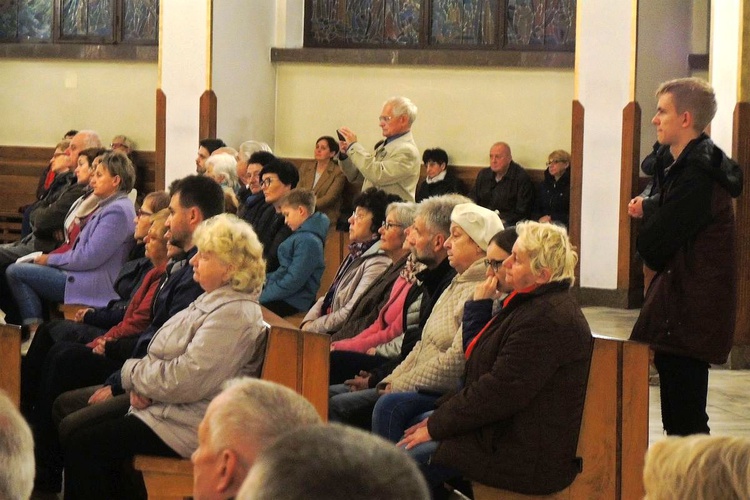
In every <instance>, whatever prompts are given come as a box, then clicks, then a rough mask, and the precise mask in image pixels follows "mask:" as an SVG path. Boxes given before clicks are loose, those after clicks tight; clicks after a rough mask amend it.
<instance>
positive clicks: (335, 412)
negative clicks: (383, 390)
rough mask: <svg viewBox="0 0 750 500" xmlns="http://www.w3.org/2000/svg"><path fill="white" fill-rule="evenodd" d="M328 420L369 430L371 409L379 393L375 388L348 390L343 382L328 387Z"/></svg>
mask: <svg viewBox="0 0 750 500" xmlns="http://www.w3.org/2000/svg"><path fill="white" fill-rule="evenodd" d="M328 392H329V397H330V399H329V400H328V420H330V421H332V422H339V423H343V424H348V425H353V426H356V427H360V428H363V429H365V430H369V429H370V426H371V425H372V424H371V423H370V422H371V419H372V409H373V407H374V406H375V402H377V400H378V398H379V397H380V394H378V390H377V389H365V390H363V391H354V392H349V388H348V387H347V386H346V385H344V384H336V385H332V386H331V387H329V388H328Z"/></svg>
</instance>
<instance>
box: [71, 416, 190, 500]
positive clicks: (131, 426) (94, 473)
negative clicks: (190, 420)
mask: <svg viewBox="0 0 750 500" xmlns="http://www.w3.org/2000/svg"><path fill="white" fill-rule="evenodd" d="M64 455H65V500H77V499H80V500H90V499H95V498H111V499H120V498H122V499H128V500H130V499H138V498H143V499H145V498H146V488H145V486H144V484H143V478H142V477H141V475H140V474H138V473H136V472H135V471H134V470H133V468H132V465H133V457H135V455H158V456H163V457H179V455H178V454H177V453H176V452H175V451H174V450H173V449H172V448H170V447H169V446H167V445H166V444H165V443H164V441H162V440H161V439H160V438H159V436H157V435H156V434H155V433H154V431H152V430H151V428H150V427H149V426H147V425H146V424H145V423H143V421H141V420H140V419H139V418H138V417H136V416H134V415H126V416H124V417H120V418H116V419H114V420H107V421H104V422H101V423H99V424H95V425H92V426H91V427H88V428H84V429H81V430H80V431H79V432H76V433H74V434H72V435H71V436H70V437H69V439H68V440H67V441H66V447H65V450H64Z"/></svg>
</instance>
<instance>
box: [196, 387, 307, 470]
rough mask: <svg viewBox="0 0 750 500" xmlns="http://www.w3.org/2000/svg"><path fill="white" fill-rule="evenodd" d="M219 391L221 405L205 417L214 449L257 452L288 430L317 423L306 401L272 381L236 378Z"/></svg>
mask: <svg viewBox="0 0 750 500" xmlns="http://www.w3.org/2000/svg"><path fill="white" fill-rule="evenodd" d="M223 394H224V395H225V396H226V399H225V400H224V402H223V404H221V405H219V406H217V407H216V409H215V410H213V411H212V412H211V413H210V415H208V416H207V417H206V418H207V419H208V422H207V423H208V429H209V433H210V443H211V447H212V448H213V450H214V451H219V450H222V449H232V450H235V451H237V452H238V453H240V454H242V453H241V450H242V449H256V450H258V451H260V450H263V449H264V448H266V447H267V446H269V445H270V444H271V443H273V442H274V441H276V439H277V438H278V437H279V436H281V435H282V434H284V433H285V432H288V431H289V430H290V429H295V428H299V427H304V426H310V425H317V424H320V423H321V419H320V415H318V412H317V410H315V407H314V406H313V405H312V404H311V403H310V402H309V401H308V400H306V399H305V398H304V397H302V396H301V395H299V394H297V393H296V392H294V391H293V390H291V389H289V388H288V387H284V386H283V385H280V384H276V383H274V382H268V381H266V380H259V379H257V378H251V377H241V378H236V379H232V380H229V381H227V382H226V383H225V384H224V391H223ZM244 458H246V459H247V458H248V457H244Z"/></svg>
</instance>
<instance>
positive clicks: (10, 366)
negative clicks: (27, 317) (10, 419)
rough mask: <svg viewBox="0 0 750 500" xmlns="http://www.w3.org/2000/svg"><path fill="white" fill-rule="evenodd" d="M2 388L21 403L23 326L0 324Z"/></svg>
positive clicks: (0, 379)
mask: <svg viewBox="0 0 750 500" xmlns="http://www.w3.org/2000/svg"><path fill="white" fill-rule="evenodd" d="M0 389H2V390H3V391H5V393H6V394H7V395H8V397H9V398H10V400H11V401H13V402H14V403H15V404H16V406H19V405H20V404H21V327H20V326H16V325H0Z"/></svg>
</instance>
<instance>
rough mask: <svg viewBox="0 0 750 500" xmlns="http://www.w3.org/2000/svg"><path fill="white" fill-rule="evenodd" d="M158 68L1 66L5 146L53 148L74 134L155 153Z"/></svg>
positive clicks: (45, 63)
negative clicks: (117, 139) (85, 131)
mask: <svg viewBox="0 0 750 500" xmlns="http://www.w3.org/2000/svg"><path fill="white" fill-rule="evenodd" d="M156 79H157V67H156V63H122V62H99V61H97V62H79V61H52V60H13V59H3V60H0V88H2V89H3V92H2V98H0V112H1V113H2V116H3V120H0V144H3V145H14V146H53V145H54V144H55V142H56V141H58V140H59V139H60V137H62V134H63V133H65V132H66V131H67V130H69V129H71V128H76V129H82V128H90V129H94V130H97V131H98V132H99V133H100V134H101V135H102V139H103V140H104V141H106V142H107V144H109V140H110V139H112V137H113V136H114V135H117V134H125V135H127V136H129V137H132V138H133V139H134V140H135V141H136V144H137V146H138V148H139V149H143V150H153V149H154V129H155V116H156V115H155V90H156Z"/></svg>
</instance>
